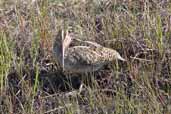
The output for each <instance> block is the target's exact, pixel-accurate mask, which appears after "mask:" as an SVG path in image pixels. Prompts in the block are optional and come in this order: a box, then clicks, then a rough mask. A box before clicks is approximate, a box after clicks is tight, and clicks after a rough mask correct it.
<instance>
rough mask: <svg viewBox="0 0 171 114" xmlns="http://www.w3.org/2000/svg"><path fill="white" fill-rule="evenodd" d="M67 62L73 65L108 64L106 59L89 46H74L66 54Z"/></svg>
mask: <svg viewBox="0 0 171 114" xmlns="http://www.w3.org/2000/svg"><path fill="white" fill-rule="evenodd" d="M65 62H68V63H69V64H72V65H77V64H81V65H98V64H104V63H105V62H107V61H106V60H105V58H104V57H102V56H101V55H99V54H98V53H96V52H95V51H94V50H92V49H91V48H90V47H87V46H74V47H72V48H69V49H68V50H67V52H66V53H65Z"/></svg>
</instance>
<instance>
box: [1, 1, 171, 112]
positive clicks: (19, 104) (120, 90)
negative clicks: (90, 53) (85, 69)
mask: <svg viewBox="0 0 171 114" xmlns="http://www.w3.org/2000/svg"><path fill="white" fill-rule="evenodd" d="M94 1H96V2H93V1H91V0H85V1H79V0H67V1H65V0H57V1H55V0H38V1H37V0H36V1H35V2H34V3H33V4H31V2H30V1H29V0H18V1H16V2H14V1H12V0H2V1H1V2H0V113H17V114H19V113H20V114H37V113H40V114H44V113H50V112H51V113H57V112H58V113H61V114H75V113H82V114H87V113H88V114H97V113H101V114H144V113H145V114H169V113H171V109H170V107H171V102H170V101H171V91H170V90H171V82H170V80H171V71H170V70H171V53H170V51H171V46H170V43H171V40H170V39H171V38H170V33H171V29H170V23H171V22H170V13H171V3H170V2H167V1H166V3H165V2H162V1H160V0H159V1H149V0H146V1H136V0H132V1H126V2H123V1H115V2H114V1H109V2H101V3H100V2H97V1H98V0H94ZM99 1H100V0H99ZM97 17H98V18H100V22H99V23H97V22H96V21H97ZM64 23H65V25H66V26H68V25H72V26H73V28H74V31H75V32H76V33H77V34H78V35H80V36H81V37H80V38H81V39H83V40H93V41H96V42H98V43H100V44H102V45H104V46H106V47H110V48H114V49H116V50H118V51H119V52H120V53H121V55H122V56H123V57H124V58H126V59H127V62H126V63H122V62H119V61H117V63H116V62H115V63H112V65H111V66H112V67H111V66H110V65H109V67H110V70H106V69H105V71H104V72H105V73H104V72H103V71H99V72H97V73H90V74H88V77H85V79H86V78H87V79H86V81H87V82H86V83H88V82H91V83H90V84H87V85H89V86H86V87H85V88H84V90H83V91H82V92H81V93H79V90H78V89H74V84H73V83H72V81H71V79H69V80H70V81H67V80H63V81H62V80H61V79H60V75H61V74H60V73H54V72H57V71H58V70H59V66H58V65H56V64H55V62H54V58H53V57H52V52H51V48H52V44H53V38H54V37H55V35H56V34H57V31H58V30H59V28H61V27H62V26H64ZM97 24H100V27H99V28H100V33H98V30H97V26H98V25H97ZM68 75H74V74H68ZM96 75H102V77H103V76H104V77H105V76H106V77H107V78H109V80H108V81H109V82H110V83H108V85H107V86H105V87H101V86H99V85H98V84H97V81H99V80H100V81H102V80H104V78H102V79H99V80H98V79H96ZM61 76H63V75H61ZM81 76H85V75H84V74H82V75H81ZM89 77H91V78H92V79H91V80H94V81H89V79H88V78H89ZM83 78H84V77H83ZM62 82H64V83H65V84H66V87H64V88H65V89H66V88H67V86H69V88H72V89H70V90H65V91H62V89H61V87H62V84H61V83H62ZM70 83H72V84H70ZM106 83H107V82H106ZM103 84H104V83H103ZM106 90H108V91H110V92H111V93H112V94H110V95H108V94H106V93H105V92H103V91H106ZM51 91H53V92H51ZM74 92H76V94H74ZM37 107H38V109H36V108H37Z"/></svg>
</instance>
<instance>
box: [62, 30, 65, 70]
mask: <svg viewBox="0 0 171 114" xmlns="http://www.w3.org/2000/svg"><path fill="white" fill-rule="evenodd" d="M64 38H65V34H64V31H63V30H62V69H63V71H64V69H65V66H64V65H65V64H64V63H65V61H64V53H65V48H64V43H63V41H64Z"/></svg>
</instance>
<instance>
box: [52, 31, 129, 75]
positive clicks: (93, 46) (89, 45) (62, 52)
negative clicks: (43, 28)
mask: <svg viewBox="0 0 171 114" xmlns="http://www.w3.org/2000/svg"><path fill="white" fill-rule="evenodd" d="M73 39H74V35H73V33H70V32H68V30H62V29H61V30H59V31H58V34H57V36H56V37H55V39H54V43H53V55H54V57H55V59H56V60H57V61H58V62H59V64H60V65H61V66H62V68H63V70H64V71H69V72H77V73H86V72H93V71H97V70H99V69H101V68H102V67H103V66H104V65H106V64H108V63H110V62H111V61H114V60H121V61H126V60H125V59H124V58H122V57H121V56H120V54H119V53H118V52H117V51H116V50H113V49H110V48H107V47H103V46H102V45H100V44H97V43H95V42H91V41H82V40H80V41H81V42H83V43H84V44H85V45H83V46H70V44H71V42H72V41H73Z"/></svg>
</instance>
